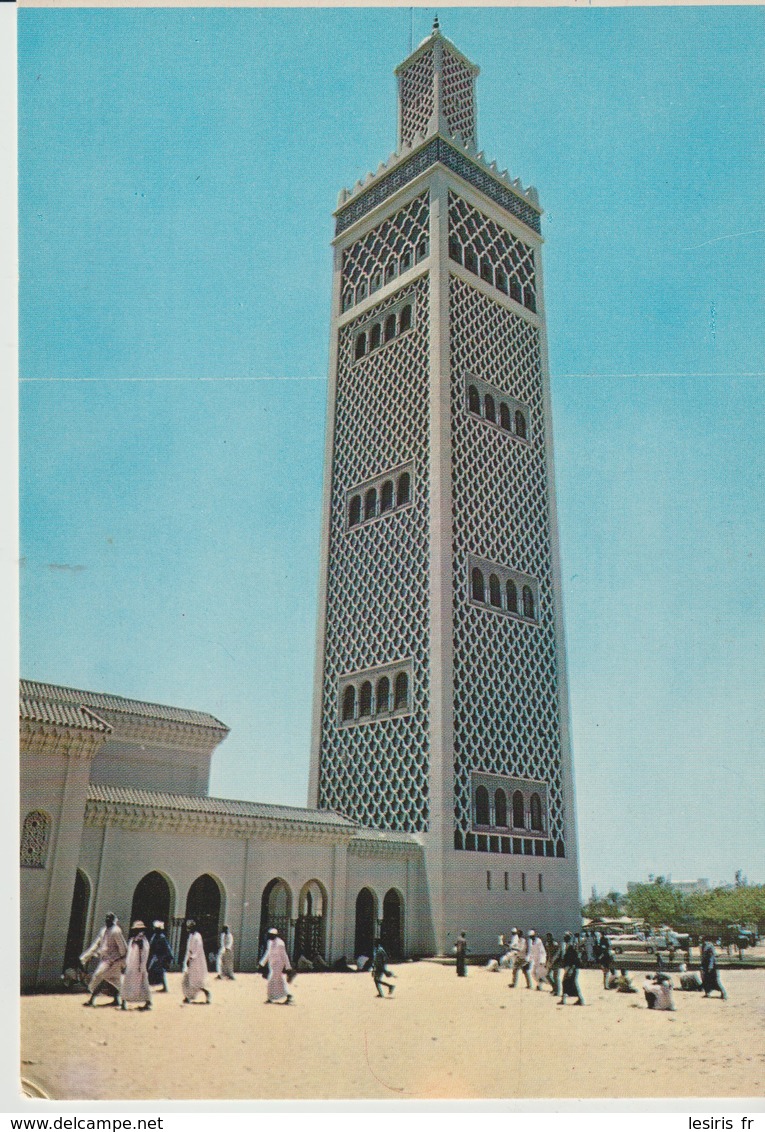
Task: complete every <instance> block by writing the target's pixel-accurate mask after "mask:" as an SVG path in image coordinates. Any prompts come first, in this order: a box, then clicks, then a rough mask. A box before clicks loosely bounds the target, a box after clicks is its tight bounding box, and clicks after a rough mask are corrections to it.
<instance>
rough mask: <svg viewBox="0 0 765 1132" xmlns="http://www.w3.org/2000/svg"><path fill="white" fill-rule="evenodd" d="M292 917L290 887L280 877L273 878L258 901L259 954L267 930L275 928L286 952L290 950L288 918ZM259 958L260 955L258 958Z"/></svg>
mask: <svg viewBox="0 0 765 1132" xmlns="http://www.w3.org/2000/svg"><path fill="white" fill-rule="evenodd" d="M291 916H292V893H291V892H290V887H289V885H288V884H287V882H286V881H285V880H282V878H281V877H274V879H273V880H270V881H269V882H268V884H267V885H266V887H265V888H264V889H263V895H262V897H261V899H260V937H259V938H260V948H261V951H260V954H261V955H262V954H263V950H264V949H265V946H266V937H267V935H268V929H269V928H276V930H277V931H278V933H279V935H280V936H281V938H282V939H283V940H284V942H285V945H286V947H287V950H288V951H289V948H290V942H291V940H290V938H289V936H290V917H291ZM258 958H260V955H259V956H258Z"/></svg>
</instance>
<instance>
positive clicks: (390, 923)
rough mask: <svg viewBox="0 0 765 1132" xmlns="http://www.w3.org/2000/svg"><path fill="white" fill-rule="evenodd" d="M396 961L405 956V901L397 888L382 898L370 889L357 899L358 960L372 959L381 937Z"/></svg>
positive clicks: (356, 945) (354, 944)
mask: <svg viewBox="0 0 765 1132" xmlns="http://www.w3.org/2000/svg"><path fill="white" fill-rule="evenodd" d="M378 936H379V937H380V939H381V940H382V945H383V947H384V948H385V950H386V951H387V953H388V956H389V958H390V959H392V960H398V959H402V958H403V956H404V898H403V897H402V895H401V893H400V892H399V891H398V889H396V888H389V889H388V891H387V892H386V893H385V896H384V897H383V899H382V902H380V901H379V900H378V897H377V895H376V893H375V892H374V891H373V890H372V889H371V888H368V887H366V886H365V887H364V888H362V889H361V890H360V891H359V893H358V895H357V897H356V915H355V923H354V939H353V950H354V959H358V957H359V956H360V955H366V956H370V955H371V954H372V951H373V949H374V941H375V939H376V938H377V937H378Z"/></svg>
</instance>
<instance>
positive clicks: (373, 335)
mask: <svg viewBox="0 0 765 1132" xmlns="http://www.w3.org/2000/svg"><path fill="white" fill-rule="evenodd" d="M381 340H382V328H381V326H380V323H379V322H376V323H375V324H374V326H373V327H372V329H371V330H370V331H369V349H370V350H376V349H377V347H378V346H379V345H380V342H381Z"/></svg>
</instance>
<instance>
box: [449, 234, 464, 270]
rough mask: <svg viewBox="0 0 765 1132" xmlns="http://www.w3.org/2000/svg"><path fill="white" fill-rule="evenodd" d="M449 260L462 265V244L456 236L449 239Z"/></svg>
mask: <svg viewBox="0 0 765 1132" xmlns="http://www.w3.org/2000/svg"><path fill="white" fill-rule="evenodd" d="M449 259H453V260H454V262H455V263H462V244H461V243H460V242H459V240H458V239H457V237H456V236H450V237H449Z"/></svg>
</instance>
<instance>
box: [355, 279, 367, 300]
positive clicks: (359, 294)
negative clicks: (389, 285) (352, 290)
mask: <svg viewBox="0 0 765 1132" xmlns="http://www.w3.org/2000/svg"><path fill="white" fill-rule="evenodd" d="M366 297H367V281H366V279H363V280H362V281H361V283H359V285H358V287H357V288H356V302H357V303H360V302H361V300H362V299H366Z"/></svg>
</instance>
